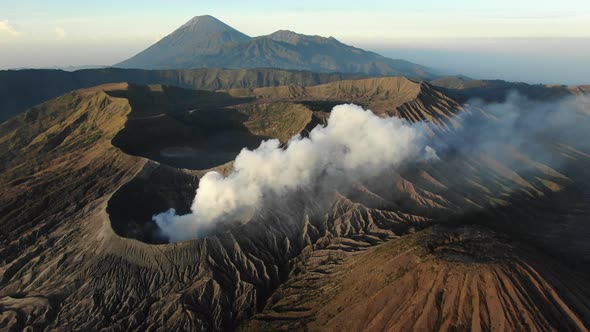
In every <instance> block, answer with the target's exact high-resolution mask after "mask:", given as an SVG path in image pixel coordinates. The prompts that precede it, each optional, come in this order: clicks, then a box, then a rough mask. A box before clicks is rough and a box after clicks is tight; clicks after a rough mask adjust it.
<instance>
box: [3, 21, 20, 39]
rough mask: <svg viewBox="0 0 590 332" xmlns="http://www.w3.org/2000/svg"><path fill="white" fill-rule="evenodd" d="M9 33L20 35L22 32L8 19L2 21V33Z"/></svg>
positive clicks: (13, 35)
mask: <svg viewBox="0 0 590 332" xmlns="http://www.w3.org/2000/svg"><path fill="white" fill-rule="evenodd" d="M2 33H4V34H8V35H9V36H11V37H20V36H22V35H23V33H22V32H20V31H17V30H16V29H15V28H14V27H13V26H12V25H11V24H10V23H8V21H0V34H2Z"/></svg>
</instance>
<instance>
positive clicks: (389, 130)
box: [153, 104, 438, 242]
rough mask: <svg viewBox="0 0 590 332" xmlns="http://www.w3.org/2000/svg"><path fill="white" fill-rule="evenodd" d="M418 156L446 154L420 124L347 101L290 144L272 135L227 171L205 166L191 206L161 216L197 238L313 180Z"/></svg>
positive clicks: (354, 176)
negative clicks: (427, 143) (438, 151)
mask: <svg viewBox="0 0 590 332" xmlns="http://www.w3.org/2000/svg"><path fill="white" fill-rule="evenodd" d="M416 158H435V159H436V158H438V157H437V156H436V151H435V150H434V149H432V148H430V147H427V146H425V140H424V139H423V136H422V130H421V125H420V124H417V125H412V124H410V123H409V122H407V121H405V120H403V119H399V118H395V117H389V118H380V117H378V116H377V115H375V114H374V113H372V112H371V111H368V110H363V109H362V108H361V107H359V106H356V105H352V104H347V105H340V106H336V107H334V109H333V110H332V112H331V114H330V118H329V119H328V123H327V125H326V126H325V127H324V126H317V127H316V128H314V129H313V130H312V131H311V132H310V133H309V137H301V136H295V137H293V138H292V139H291V140H290V141H289V142H288V144H287V146H286V147H285V148H282V147H281V145H280V143H279V141H278V140H276V139H271V140H267V141H264V142H262V144H261V145H260V147H258V148H257V149H255V150H252V151H251V150H247V149H244V150H242V151H241V152H240V154H239V155H238V156H237V158H236V160H235V163H234V169H233V172H232V173H231V174H229V175H228V176H227V177H224V176H223V175H221V174H219V173H217V172H209V173H207V174H205V176H204V177H203V178H201V179H200V183H199V188H198V189H197V193H196V196H195V198H194V201H193V204H192V207H191V211H192V213H191V214H187V215H177V214H176V211H175V210H174V209H171V210H168V211H167V212H164V213H161V214H158V215H155V216H153V220H154V221H155V222H156V223H157V224H158V226H159V227H160V229H161V230H162V232H163V234H164V235H166V236H167V237H168V238H169V239H170V241H173V242H174V241H181V240H186V239H191V238H195V237H198V236H199V234H200V233H202V232H203V231H204V230H206V229H207V228H208V227H210V226H211V225H212V224H214V223H216V222H218V221H220V220H232V221H239V220H246V219H247V218H249V217H251V216H252V215H253V214H254V213H255V211H256V209H258V208H259V207H260V206H261V204H263V203H264V200H265V199H277V198H280V197H284V196H285V195H286V194H289V193H292V192H293V191H295V190H297V189H300V188H304V187H308V186H315V187H320V189H323V190H326V189H329V188H331V187H333V188H336V187H338V186H339V185H342V184H344V183H350V182H351V181H354V180H360V179H365V178H368V177H372V176H375V175H377V174H379V173H381V172H383V171H386V170H389V169H392V168H396V167H398V166H400V164H402V163H404V162H406V161H409V160H413V159H416Z"/></svg>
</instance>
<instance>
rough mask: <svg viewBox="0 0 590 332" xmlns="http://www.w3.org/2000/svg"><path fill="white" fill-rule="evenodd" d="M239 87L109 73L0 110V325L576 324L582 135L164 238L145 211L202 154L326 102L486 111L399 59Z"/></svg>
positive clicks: (438, 118)
mask: <svg viewBox="0 0 590 332" xmlns="http://www.w3.org/2000/svg"><path fill="white" fill-rule="evenodd" d="M322 83H323V82H322ZM240 88H242V89H233V88H231V87H226V89H224V91H217V92H207V91H189V90H182V89H179V88H174V87H169V86H162V85H153V86H141V85H134V84H127V83H121V84H109V85H103V86H99V87H94V88H89V89H83V90H77V91H74V92H71V93H68V94H65V95H63V96H61V97H58V98H56V99H53V100H50V101H48V102H45V103H42V104H40V105H38V106H35V107H33V108H31V109H30V110H28V111H27V112H25V113H23V114H21V115H19V116H17V117H15V118H12V119H10V120H8V121H6V122H4V123H3V124H2V125H0V187H2V188H4V189H3V190H2V192H1V193H0V212H1V214H0V216H1V217H0V225H1V227H0V242H1V243H2V245H1V246H0V276H1V278H0V329H6V330H20V329H25V328H29V329H33V330H43V329H57V330H100V329H109V330H140V331H143V330H158V329H166V330H176V329H184V330H190V329H192V330H236V329H240V330H261V329H270V330H275V329H284V330H294V329H295V330H317V329H326V330H343V329H344V330H391V331H396V330H400V329H401V330H404V329H417V330H421V329H427V330H435V329H440V330H469V329H471V330H541V331H543V330H587V329H588V327H589V326H590V310H589V309H590V296H589V295H590V294H589V293H588V289H589V288H588V282H587V278H585V276H587V275H588V272H589V270H588V266H589V265H588V263H589V262H588V257H590V252H589V251H590V246H589V245H588V244H587V241H586V239H587V236H588V234H589V233H588V232H589V231H588V227H587V225H586V223H587V220H588V213H589V212H590V206H589V205H588V202H589V201H588V197H589V196H588V195H589V194H590V193H589V192H588V189H587V188H588V184H589V180H590V179H589V178H588V174H586V173H587V172H584V170H586V169H587V168H588V167H589V166H590V154H589V153H590V151H585V150H584V149H583V148H584V145H582V146H576V145H572V144H565V143H563V142H558V141H554V142H550V143H547V145H548V146H549V148H548V149H550V151H552V152H553V153H554V154H553V155H554V156H558V157H556V158H555V159H552V160H549V161H548V160H544V159H541V158H539V157H537V156H535V155H529V154H525V153H524V152H523V151H520V150H519V148H520V147H519V146H511V145H510V143H507V146H508V147H507V151H509V153H507V156H504V158H502V159H499V158H494V157H493V156H490V155H487V154H486V153H485V152H482V153H479V154H473V155H465V154H463V153H461V152H453V151H450V152H448V153H445V154H441V155H440V158H441V160H440V161H436V160H431V161H427V160H424V161H417V162H416V163H414V164H412V165H407V167H405V168H403V169H402V170H401V171H400V172H393V171H392V172H388V173H386V174H383V176H381V177H379V179H378V180H377V181H366V182H363V183H356V184H355V186H354V188H352V189H351V190H348V191H346V192H336V191H334V192H332V193H331V195H330V196H329V197H328V198H327V199H325V200H319V199H318V197H315V196H314V193H313V192H306V191H305V190H302V191H301V192H298V193H295V194H294V195H292V196H291V197H290V199H289V200H288V202H285V204H284V205H281V206H267V207H265V208H264V209H262V210H261V211H259V212H258V213H257V215H256V217H254V218H252V219H251V220H249V221H248V222H245V223H239V224H238V223H225V224H220V225H218V226H217V227H216V228H215V229H214V230H213V231H212V232H211V233H210V234H209V235H208V236H206V237H203V238H200V239H196V240H191V241H184V242H178V243H174V244H168V243H166V239H164V238H162V237H159V236H158V235H157V232H154V231H155V227H157V226H156V225H155V224H154V223H153V222H152V221H151V215H153V214H154V213H158V212H161V211H162V210H165V209H167V208H171V207H174V208H176V209H177V210H178V211H185V212H186V211H188V210H189V207H190V203H191V200H192V199H193V197H194V191H195V189H196V188H197V187H198V183H199V178H200V177H201V176H202V175H203V174H204V172H205V171H206V170H207V169H216V170H218V171H220V172H222V173H227V172H228V171H230V170H231V160H232V159H233V158H234V157H235V155H237V153H238V152H239V150H240V149H241V148H242V147H244V146H248V145H251V146H255V145H256V144H258V143H259V142H260V141H261V140H263V139H265V138H268V137H273V138H278V139H280V140H281V141H282V142H286V140H287V139H288V138H289V137H290V136H292V135H293V134H297V133H301V134H303V135H305V134H306V132H307V131H309V130H310V129H311V128H313V126H315V125H317V124H322V123H325V120H326V119H327V117H328V116H329V111H330V110H331V108H332V107H333V106H334V105H336V104H340V103H344V102H354V103H358V104H360V105H362V106H365V107H368V108H370V109H371V110H373V111H374V112H375V113H377V114H380V115H382V116H385V115H396V116H400V117H403V118H406V119H408V120H409V121H411V122H424V123H425V125H426V126H427V127H428V133H429V136H430V137H431V138H434V139H436V140H438V141H440V142H441V144H446V142H450V140H451V139H452V138H453V135H458V134H456V133H457V132H458V130H459V129H460V128H462V126H464V123H463V122H461V121H458V118H457V116H465V115H467V114H469V115H472V116H477V117H482V118H485V119H489V121H493V116H492V115H493V114H491V113H489V112H488V111H487V110H486V109H470V108H464V107H462V106H461V105H460V104H459V103H457V102H456V101H455V100H453V99H452V98H450V97H448V96H446V95H445V94H444V93H443V92H441V91H440V90H439V89H437V88H435V87H434V86H432V85H430V84H428V83H425V82H415V81H412V80H409V79H406V78H403V77H393V78H391V77H388V78H376V79H365V80H354V81H353V80H345V81H337V82H332V83H327V84H320V85H315V86H305V87H304V86H302V85H285V86H279V87H273V88H254V87H250V86H248V87H245V89H244V87H240ZM582 92H583V91H577V92H576V93H578V94H580V95H581V93H582ZM580 98H584V97H580ZM587 115H588V114H587V113H581V114H580V120H579V121H588V119H587ZM219 133H222V134H223V135H219ZM222 138H224V139H222ZM179 142H182V144H179ZM449 144H450V143H449ZM543 144H544V143H543ZM195 151H198V152H200V153H201V154H199V156H201V157H200V158H196V159H197V160H188V161H187V158H188V157H187V155H194V152H195ZM219 151H224V152H225V154H222V155H221V154H220V155H215V153H219ZM188 159H190V158H188ZM525 166H526V167H525ZM437 225H438V226H437ZM440 225H442V226H440Z"/></svg>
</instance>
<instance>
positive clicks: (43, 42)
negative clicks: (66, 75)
mask: <svg viewBox="0 0 590 332" xmlns="http://www.w3.org/2000/svg"><path fill="white" fill-rule="evenodd" d="M564 2H567V4H568V6H565V5H564ZM3 7H4V8H3V10H2V12H1V13H0V49H1V51H0V52H1V53H0V54H1V55H2V56H1V57H0V69H12V68H64V67H72V66H73V67H76V66H87V65H104V66H110V65H113V64H115V63H118V62H120V61H122V60H125V59H127V58H129V57H131V56H133V55H135V54H137V53H138V52H140V51H142V50H143V49H145V48H147V47H149V46H150V45H152V44H153V43H155V42H156V41H157V40H159V39H161V38H163V37H164V36H166V35H167V34H169V33H171V32H172V31H174V30H175V29H176V28H178V27H179V26H180V25H182V24H183V23H185V22H186V21H188V20H189V19H190V18H191V17H193V16H197V15H205V14H210V15H213V16H215V17H217V18H218V19H220V20H222V21H223V22H225V23H227V24H228V25H230V26H232V27H234V28H235V29H237V30H239V31H241V32H244V33H246V34H247V35H250V36H258V35H265V34H269V33H272V32H274V31H276V30H279V29H288V30H293V31H295V32H298V33H303V34H313V35H321V36H325V37H329V36H333V37H335V38H337V39H338V40H340V41H341V42H343V43H346V44H349V45H353V46H356V47H360V48H363V49H367V50H371V51H376V52H378V53H380V54H382V55H385V56H388V57H392V58H399V59H405V60H408V61H412V62H415V63H418V64H421V65H424V66H428V67H431V68H433V69H436V70H438V71H440V72H442V73H445V74H462V75H466V76H470V77H473V78H482V79H505V80H512V81H523V82H527V83H554V84H570V85H572V84H590V2H587V1H581V0H569V1H562V2H560V3H559V4H557V3H554V2H552V1H532V0H522V1H518V2H515V1H504V0H502V1H496V2H494V3H487V4H483V3H473V2H470V1H466V0H454V1H445V2H444V3H441V2H440V1H438V2H437V1H434V0H428V1H423V2H421V3H419V4H411V3H406V2H402V1H388V2H385V1H366V2H363V3H362V4H358V3H356V4H350V3H340V2H335V1H326V2H322V3H321V4H318V3H316V2H312V1H307V0H306V1H301V2H298V3H296V4H277V3H274V2H271V1H255V2H250V3H248V4H244V3H241V2H238V1H233V0H232V1H227V2H224V3H223V4H221V5H220V4H206V3H205V4H203V3H201V4H199V3H195V2H191V1H184V0H182V1H178V2H175V6H174V7H171V6H167V5H166V4H163V3H160V2H158V1H146V2H144V3H142V6H136V5H135V6H134V5H133V4H129V3H119V2H115V1H112V0H108V1H104V2H103V3H101V5H100V6H99V5H96V4H92V5H86V4H85V5H80V3H78V2H74V1H68V0H58V1H54V2H52V4H51V5H48V4H38V1H32V0H25V1H21V2H19V3H12V4H5V5H3ZM112 8H117V10H116V11H113V10H112ZM334 8H338V9H334ZM563 8H569V9H567V10H564V9H563Z"/></svg>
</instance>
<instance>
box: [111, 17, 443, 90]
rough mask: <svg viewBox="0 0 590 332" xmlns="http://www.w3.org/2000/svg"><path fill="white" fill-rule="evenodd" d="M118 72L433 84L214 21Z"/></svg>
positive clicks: (186, 27)
mask: <svg viewBox="0 0 590 332" xmlns="http://www.w3.org/2000/svg"><path fill="white" fill-rule="evenodd" d="M115 67H121V68H139V69H180V68H183V69H188V68H211V67H219V68H256V67H270V68H281V69H295V70H312V71H319V72H345V73H356V74H368V75H380V76H392V75H403V76H409V77H414V78H428V79H431V78H434V77H436V75H435V74H434V73H433V71H432V70H431V69H429V68H427V67H424V66H420V65H417V64H414V63H412V62H409V61H405V60H400V59H390V58H387V57H384V56H381V55H379V54H377V53H374V52H369V51H365V50H362V49H360V48H356V47H353V46H350V45H346V44H344V43H342V42H340V41H338V40H337V39H335V38H334V37H329V38H326V37H321V36H317V35H316V36H309V35H303V34H299V33H296V32H293V31H289V30H278V31H275V32H273V33H271V34H269V35H263V36H258V37H249V36H247V35H245V34H243V33H241V32H239V31H238V30H236V29H234V28H232V27H230V26H229V25H227V24H225V23H223V22H221V21H219V20H217V19H216V18H214V17H212V16H210V15H203V16H195V17H194V18H193V19H191V20H189V21H188V22H186V23H185V24H183V25H182V26H181V27H179V28H178V29H176V30H175V31H174V32H172V33H171V34H169V35H168V36H166V37H164V38H163V39H161V40H160V41H158V42H156V43H155V44H154V45H152V46H150V47H148V48H147V49H146V50H144V51H142V52H140V53H138V54H137V55H135V56H133V57H131V58H129V59H127V60H124V61H122V62H120V63H118V64H115Z"/></svg>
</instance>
